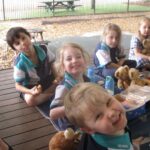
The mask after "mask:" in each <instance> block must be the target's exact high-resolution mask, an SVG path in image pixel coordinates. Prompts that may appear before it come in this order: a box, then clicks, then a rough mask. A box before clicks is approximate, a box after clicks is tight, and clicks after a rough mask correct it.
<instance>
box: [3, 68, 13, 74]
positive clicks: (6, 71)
mask: <svg viewBox="0 0 150 150" xmlns="http://www.w3.org/2000/svg"><path fill="white" fill-rule="evenodd" d="M0 72H1V74H7V73H10V72H11V73H12V72H13V68H10V69H4V70H0Z"/></svg>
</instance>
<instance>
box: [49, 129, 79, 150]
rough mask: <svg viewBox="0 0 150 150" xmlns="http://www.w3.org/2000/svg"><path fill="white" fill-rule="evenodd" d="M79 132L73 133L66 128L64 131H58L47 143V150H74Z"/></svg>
mask: <svg viewBox="0 0 150 150" xmlns="http://www.w3.org/2000/svg"><path fill="white" fill-rule="evenodd" d="M79 137H80V132H74V131H73V129H71V128H68V129H66V130H65V131H58V132H57V133H56V134H55V135H54V136H53V137H52V138H51V139H50V141H49V150H75V149H76V147H77V143H78V142H77V141H78V139H79Z"/></svg>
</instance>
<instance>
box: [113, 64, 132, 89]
mask: <svg viewBox="0 0 150 150" xmlns="http://www.w3.org/2000/svg"><path fill="white" fill-rule="evenodd" d="M115 77H116V78H117V79H118V82H117V86H118V88H119V89H126V88H128V87H129V85H130V82H131V80H130V78H129V67H128V66H127V65H125V66H121V67H119V68H118V69H117V70H116V72H115Z"/></svg>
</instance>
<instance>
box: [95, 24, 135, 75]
mask: <svg viewBox="0 0 150 150" xmlns="http://www.w3.org/2000/svg"><path fill="white" fill-rule="evenodd" d="M120 42H121V29H120V27H119V26H118V25H116V24H112V23H109V24H107V25H106V26H105V27H104V30H103V37H102V41H101V42H100V43H99V44H98V45H97V47H96V50H95V53H94V64H95V66H96V68H97V70H98V72H97V74H98V75H99V76H103V77H106V76H114V73H115V71H116V70H117V68H119V67H120V66H122V65H128V66H129V67H130V68H134V67H136V62H135V61H134V60H126V59H125V55H124V52H123V50H122V49H121V47H120Z"/></svg>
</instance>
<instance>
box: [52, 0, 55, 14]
mask: <svg viewBox="0 0 150 150" xmlns="http://www.w3.org/2000/svg"><path fill="white" fill-rule="evenodd" d="M54 2H55V0H53V10H52V11H53V17H54V16H55V15H54V13H55V11H54V9H55V7H54Z"/></svg>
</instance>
